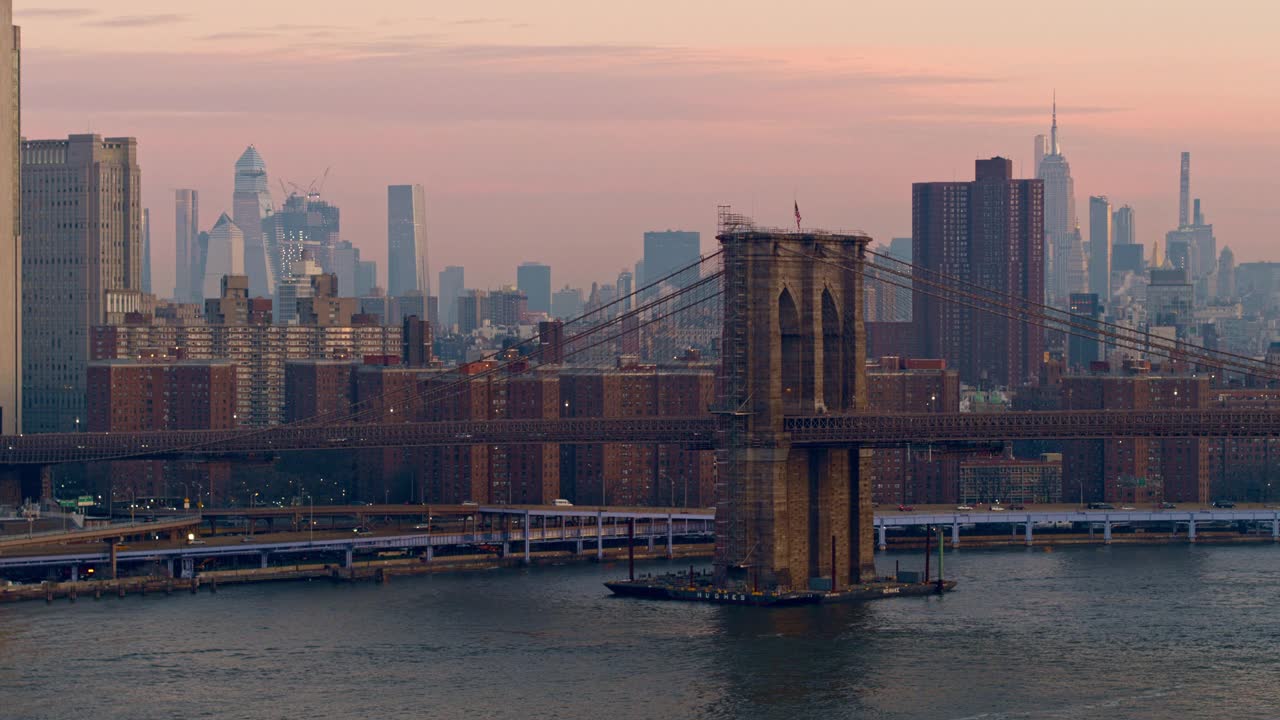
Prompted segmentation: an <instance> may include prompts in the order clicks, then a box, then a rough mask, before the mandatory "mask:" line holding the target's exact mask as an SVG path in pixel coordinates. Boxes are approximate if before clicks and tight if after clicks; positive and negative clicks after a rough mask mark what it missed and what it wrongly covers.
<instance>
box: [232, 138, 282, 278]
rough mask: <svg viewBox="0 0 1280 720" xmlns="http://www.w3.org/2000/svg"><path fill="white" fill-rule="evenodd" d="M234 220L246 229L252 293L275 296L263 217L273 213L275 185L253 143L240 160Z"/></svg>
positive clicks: (246, 262)
mask: <svg viewBox="0 0 1280 720" xmlns="http://www.w3.org/2000/svg"><path fill="white" fill-rule="evenodd" d="M231 215H232V221H233V222H234V223H235V224H236V226H237V227H239V228H240V231H241V232H242V233H244V272H245V274H246V275H248V276H249V294H250V295H252V296H254V297H271V295H272V294H273V293H274V292H275V284H276V280H277V278H276V277H275V275H274V273H272V271H271V264H270V263H269V262H268V261H267V250H266V244H265V235H264V233H263V230H262V221H263V220H265V219H266V218H267V217H268V216H270V215H271V189H270V187H269V185H268V182H267V164H266V163H265V162H264V161H263V160H262V155H260V154H258V149H257V148H255V147H254V146H252V145H250V146H249V147H247V148H245V151H244V153H242V154H241V155H240V159H239V160H237V161H236V176H235V194H234V195H233V196H232V198H231Z"/></svg>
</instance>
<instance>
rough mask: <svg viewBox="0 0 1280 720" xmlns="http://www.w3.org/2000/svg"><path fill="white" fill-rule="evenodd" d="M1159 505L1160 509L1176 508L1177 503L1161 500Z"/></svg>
mask: <svg viewBox="0 0 1280 720" xmlns="http://www.w3.org/2000/svg"><path fill="white" fill-rule="evenodd" d="M1159 507H1160V509H1161V510H1176V509H1177V508H1178V506H1177V505H1174V504H1173V503H1171V502H1162V503H1160V505H1159Z"/></svg>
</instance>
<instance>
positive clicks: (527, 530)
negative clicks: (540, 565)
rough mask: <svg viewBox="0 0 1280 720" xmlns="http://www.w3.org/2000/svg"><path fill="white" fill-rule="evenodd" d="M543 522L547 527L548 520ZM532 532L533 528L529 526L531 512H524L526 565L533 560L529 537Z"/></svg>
mask: <svg viewBox="0 0 1280 720" xmlns="http://www.w3.org/2000/svg"><path fill="white" fill-rule="evenodd" d="M542 522H543V524H544V525H543V526H544V527H545V523H546V522H547V520H546V518H543V519H542ZM532 532H533V528H532V527H530V526H529V511H528V510H525V511H524V564H525V565H528V564H529V563H530V561H531V559H532V558H531V556H530V554H529V535H530V534H531V533H532Z"/></svg>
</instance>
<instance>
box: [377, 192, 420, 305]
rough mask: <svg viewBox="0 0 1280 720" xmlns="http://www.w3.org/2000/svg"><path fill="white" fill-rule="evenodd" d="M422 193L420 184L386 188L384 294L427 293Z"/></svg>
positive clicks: (396, 295)
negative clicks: (385, 283)
mask: <svg viewBox="0 0 1280 720" xmlns="http://www.w3.org/2000/svg"><path fill="white" fill-rule="evenodd" d="M426 204H427V201H426V193H425V191H423V189H422V186H421V185H391V186H389V187H387V294H388V295H391V296H395V297H398V296H400V295H407V294H408V293H410V292H413V291H417V292H421V293H422V294H423V295H430V294H431V276H430V274H429V273H430V270H431V268H430V265H429V264H428V262H427V208H426Z"/></svg>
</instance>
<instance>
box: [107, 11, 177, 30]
mask: <svg viewBox="0 0 1280 720" xmlns="http://www.w3.org/2000/svg"><path fill="white" fill-rule="evenodd" d="M188 19H189V16H187V15H179V14H177V13H156V14H154V15H117V16H116V17H109V18H102V19H100V20H89V21H86V22H85V23H84V24H85V25H95V26H97V27H107V28H141V27H155V26H157V25H176V24H178V23H183V22H186V21H187V20H188Z"/></svg>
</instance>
